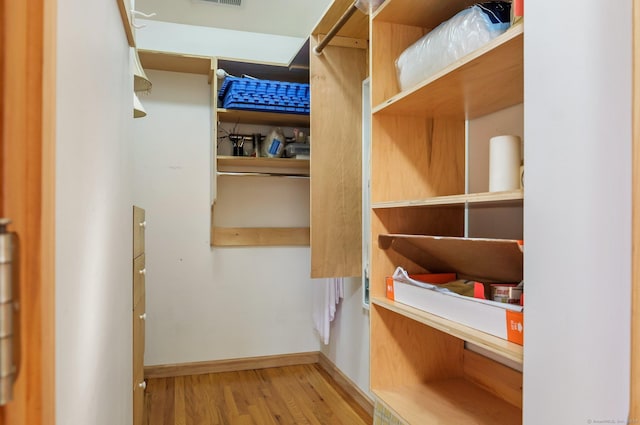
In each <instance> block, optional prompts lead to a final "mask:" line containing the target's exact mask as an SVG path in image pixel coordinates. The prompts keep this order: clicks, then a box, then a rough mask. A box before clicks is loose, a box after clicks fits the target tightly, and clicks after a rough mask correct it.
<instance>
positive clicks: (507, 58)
mask: <svg viewBox="0 0 640 425" xmlns="http://www.w3.org/2000/svg"><path fill="white" fill-rule="evenodd" d="M523 39H524V25H522V24H518V25H516V26H514V27H512V28H510V29H509V30H507V32H505V33H504V34H502V35H500V36H498V37H496V38H495V39H493V40H492V41H491V42H489V43H487V45H485V46H484V47H482V48H480V49H478V50H476V51H475V52H473V53H471V54H469V55H467V56H465V57H463V58H461V59H459V60H458V61H456V62H454V63H453V64H451V65H449V66H448V67H446V68H445V69H443V70H442V71H440V72H438V73H437V74H435V75H434V76H432V77H431V78H428V79H427V80H425V81H424V82H422V83H421V84H419V85H418V86H416V87H414V88H413V89H410V90H405V91H404V92H401V93H398V94H397V95H395V96H392V97H391V98H390V99H388V100H386V101H385V102H383V103H382V104H380V105H378V106H376V107H375V108H373V114H374V117H375V115H377V114H383V115H407V116H422V117H429V118H431V117H441V118H458V119H473V118H477V117H480V116H483V115H486V114H489V113H491V112H496V111H499V110H501V109H504V108H507V107H509V106H512V105H516V104H518V103H522V102H523V98H524V84H523V82H524V77H523V74H524V72H523V69H524V67H523Z"/></svg>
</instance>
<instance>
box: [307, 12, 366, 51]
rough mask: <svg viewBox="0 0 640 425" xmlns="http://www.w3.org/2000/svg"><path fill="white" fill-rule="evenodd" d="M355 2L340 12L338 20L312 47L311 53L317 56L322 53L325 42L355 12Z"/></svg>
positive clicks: (329, 40)
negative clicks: (318, 42)
mask: <svg viewBox="0 0 640 425" xmlns="http://www.w3.org/2000/svg"><path fill="white" fill-rule="evenodd" d="M356 3H357V1H354V2H353V4H352V5H351V6H350V7H349V9H347V10H346V11H345V12H344V13H343V14H342V16H341V17H340V19H339V20H338V22H336V23H335V25H334V26H333V27H332V28H331V31H329V32H328V33H327V35H326V36H325V37H324V38H323V39H322V41H321V42H320V44H318V45H317V46H316V47H314V48H313V53H315V54H316V55H318V56H319V55H321V54H322V50H323V49H324V48H325V47H327V44H329V43H330V42H331V39H332V38H333V37H334V36H335V35H336V34H337V33H338V31H340V29H341V28H342V26H343V25H344V24H346V23H347V21H348V20H349V18H351V16H352V15H353V14H354V13H355V11H356V10H358V8H357V7H356Z"/></svg>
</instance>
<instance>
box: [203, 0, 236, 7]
mask: <svg viewBox="0 0 640 425" xmlns="http://www.w3.org/2000/svg"><path fill="white" fill-rule="evenodd" d="M202 1H205V2H207V3H217V4H228V5H230V6H242V0H202Z"/></svg>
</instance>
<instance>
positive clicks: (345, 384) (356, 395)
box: [318, 352, 375, 417]
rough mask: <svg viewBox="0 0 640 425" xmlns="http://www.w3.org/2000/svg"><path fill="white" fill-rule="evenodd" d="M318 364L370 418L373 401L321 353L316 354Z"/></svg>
mask: <svg viewBox="0 0 640 425" xmlns="http://www.w3.org/2000/svg"><path fill="white" fill-rule="evenodd" d="M318 354H319V355H318V364H319V365H320V367H321V368H322V369H324V370H325V371H326V372H327V373H328V374H329V375H331V377H332V378H333V379H334V380H335V381H336V383H337V384H338V385H339V386H340V388H342V389H343V390H344V391H345V392H346V393H347V394H349V395H350V396H351V397H352V398H353V399H354V400H355V401H356V403H358V404H359V405H360V407H362V408H363V409H364V410H365V411H367V412H368V413H369V414H370V415H371V417H373V412H374V405H375V404H374V401H373V399H371V397H369V396H368V395H367V394H366V393H364V392H363V391H362V390H361V389H360V388H359V387H358V386H357V385H356V384H355V383H354V382H353V381H352V380H351V379H349V378H348V377H347V376H346V375H345V374H344V373H342V371H341V370H340V369H338V367H337V366H336V365H335V364H334V363H333V362H332V361H331V360H330V359H329V358H328V357H327V356H326V355H325V354H324V353H322V352H320V353H318Z"/></svg>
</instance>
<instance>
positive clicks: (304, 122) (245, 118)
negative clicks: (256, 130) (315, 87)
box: [218, 109, 310, 128]
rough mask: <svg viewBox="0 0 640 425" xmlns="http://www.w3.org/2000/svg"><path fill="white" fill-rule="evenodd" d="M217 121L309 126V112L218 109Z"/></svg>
mask: <svg viewBox="0 0 640 425" xmlns="http://www.w3.org/2000/svg"><path fill="white" fill-rule="evenodd" d="M218 121H220V122H230V123H241V124H264V125H277V126H282V127H305V128H307V127H309V122H310V121H309V114H306V115H305V114H285V113H280V112H268V111H245V110H243V109H218Z"/></svg>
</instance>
